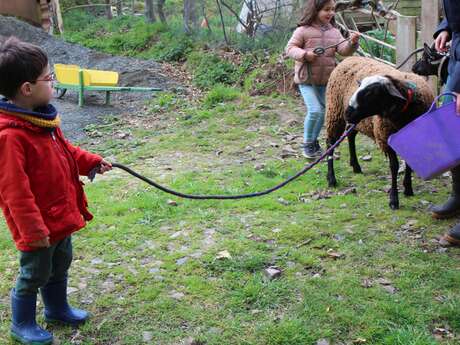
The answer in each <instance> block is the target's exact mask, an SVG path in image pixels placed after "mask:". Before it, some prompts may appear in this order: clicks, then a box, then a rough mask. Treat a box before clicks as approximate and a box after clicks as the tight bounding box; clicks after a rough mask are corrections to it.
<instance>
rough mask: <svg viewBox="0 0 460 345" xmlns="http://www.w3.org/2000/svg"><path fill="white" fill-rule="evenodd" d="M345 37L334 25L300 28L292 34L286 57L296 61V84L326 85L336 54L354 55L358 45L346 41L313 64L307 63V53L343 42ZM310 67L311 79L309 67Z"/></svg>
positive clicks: (334, 63) (334, 64) (329, 50)
mask: <svg viewBox="0 0 460 345" xmlns="http://www.w3.org/2000/svg"><path fill="white" fill-rule="evenodd" d="M343 40H344V37H343V36H342V34H341V33H340V31H339V30H338V29H336V28H335V27H333V26H332V25H327V26H321V27H320V26H317V25H314V24H313V25H311V26H299V27H298V28H297V29H296V30H295V31H294V33H293V34H292V37H291V39H290V40H289V42H288V44H287V46H286V55H287V56H289V57H291V58H293V59H294V60H295V67H294V82H295V83H296V84H314V85H326V84H327V81H328V79H329V76H330V75H331V73H332V70H333V69H334V68H335V66H336V62H335V53H336V52H337V53H339V54H340V55H344V56H346V55H353V53H354V52H355V51H356V49H357V48H358V44H356V45H353V44H351V43H350V41H346V42H343V43H341V44H340V45H338V46H337V47H334V48H330V49H327V50H326V52H325V53H324V54H323V55H320V56H318V57H316V59H315V60H314V61H313V62H307V61H306V60H305V58H304V56H305V53H306V52H307V51H309V50H313V49H314V48H316V47H323V48H324V47H327V46H330V45H333V44H337V43H339V42H340V41H343ZM308 64H309V65H310V70H311V78H309V74H308V68H307V65H308Z"/></svg>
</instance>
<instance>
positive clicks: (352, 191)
mask: <svg viewBox="0 0 460 345" xmlns="http://www.w3.org/2000/svg"><path fill="white" fill-rule="evenodd" d="M347 194H356V188H355V187H350V188H346V189H344V190H342V191H341V192H339V195H347Z"/></svg>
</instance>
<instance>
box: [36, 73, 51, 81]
mask: <svg viewBox="0 0 460 345" xmlns="http://www.w3.org/2000/svg"><path fill="white" fill-rule="evenodd" d="M55 80H56V78H55V77H54V73H50V74H48V75H46V76H44V77H43V79H36V80H35V82H37V81H47V82H53V81H55Z"/></svg>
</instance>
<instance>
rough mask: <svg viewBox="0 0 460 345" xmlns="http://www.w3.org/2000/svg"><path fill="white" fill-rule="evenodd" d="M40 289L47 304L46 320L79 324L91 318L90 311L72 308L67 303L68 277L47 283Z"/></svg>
mask: <svg viewBox="0 0 460 345" xmlns="http://www.w3.org/2000/svg"><path fill="white" fill-rule="evenodd" d="M40 291H41V294H42V299H43V304H44V305H45V320H46V322H50V323H52V322H59V323H64V324H67V325H71V326H77V325H80V324H82V323H84V322H85V321H86V320H87V319H88V318H89V314H88V312H86V311H84V310H81V309H76V308H72V307H71V306H70V305H69V304H68V303H67V279H65V280H62V281H60V282H57V283H51V284H47V285H46V286H44V287H43V288H41V289H40Z"/></svg>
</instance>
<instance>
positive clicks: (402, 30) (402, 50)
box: [396, 16, 417, 72]
mask: <svg viewBox="0 0 460 345" xmlns="http://www.w3.org/2000/svg"><path fill="white" fill-rule="evenodd" d="M416 25H417V17H413V16H399V17H398V32H397V34H396V65H399V64H400V63H401V62H403V61H404V59H406V58H407V57H408V56H409V55H410V53H412V52H413V51H414V50H415V49H416V46H417V27H416ZM414 63H415V56H412V57H411V58H410V59H409V61H408V62H407V63H406V64H405V65H404V66H402V67H401V71H408V72H410V70H411V68H412V66H413V65H414Z"/></svg>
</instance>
